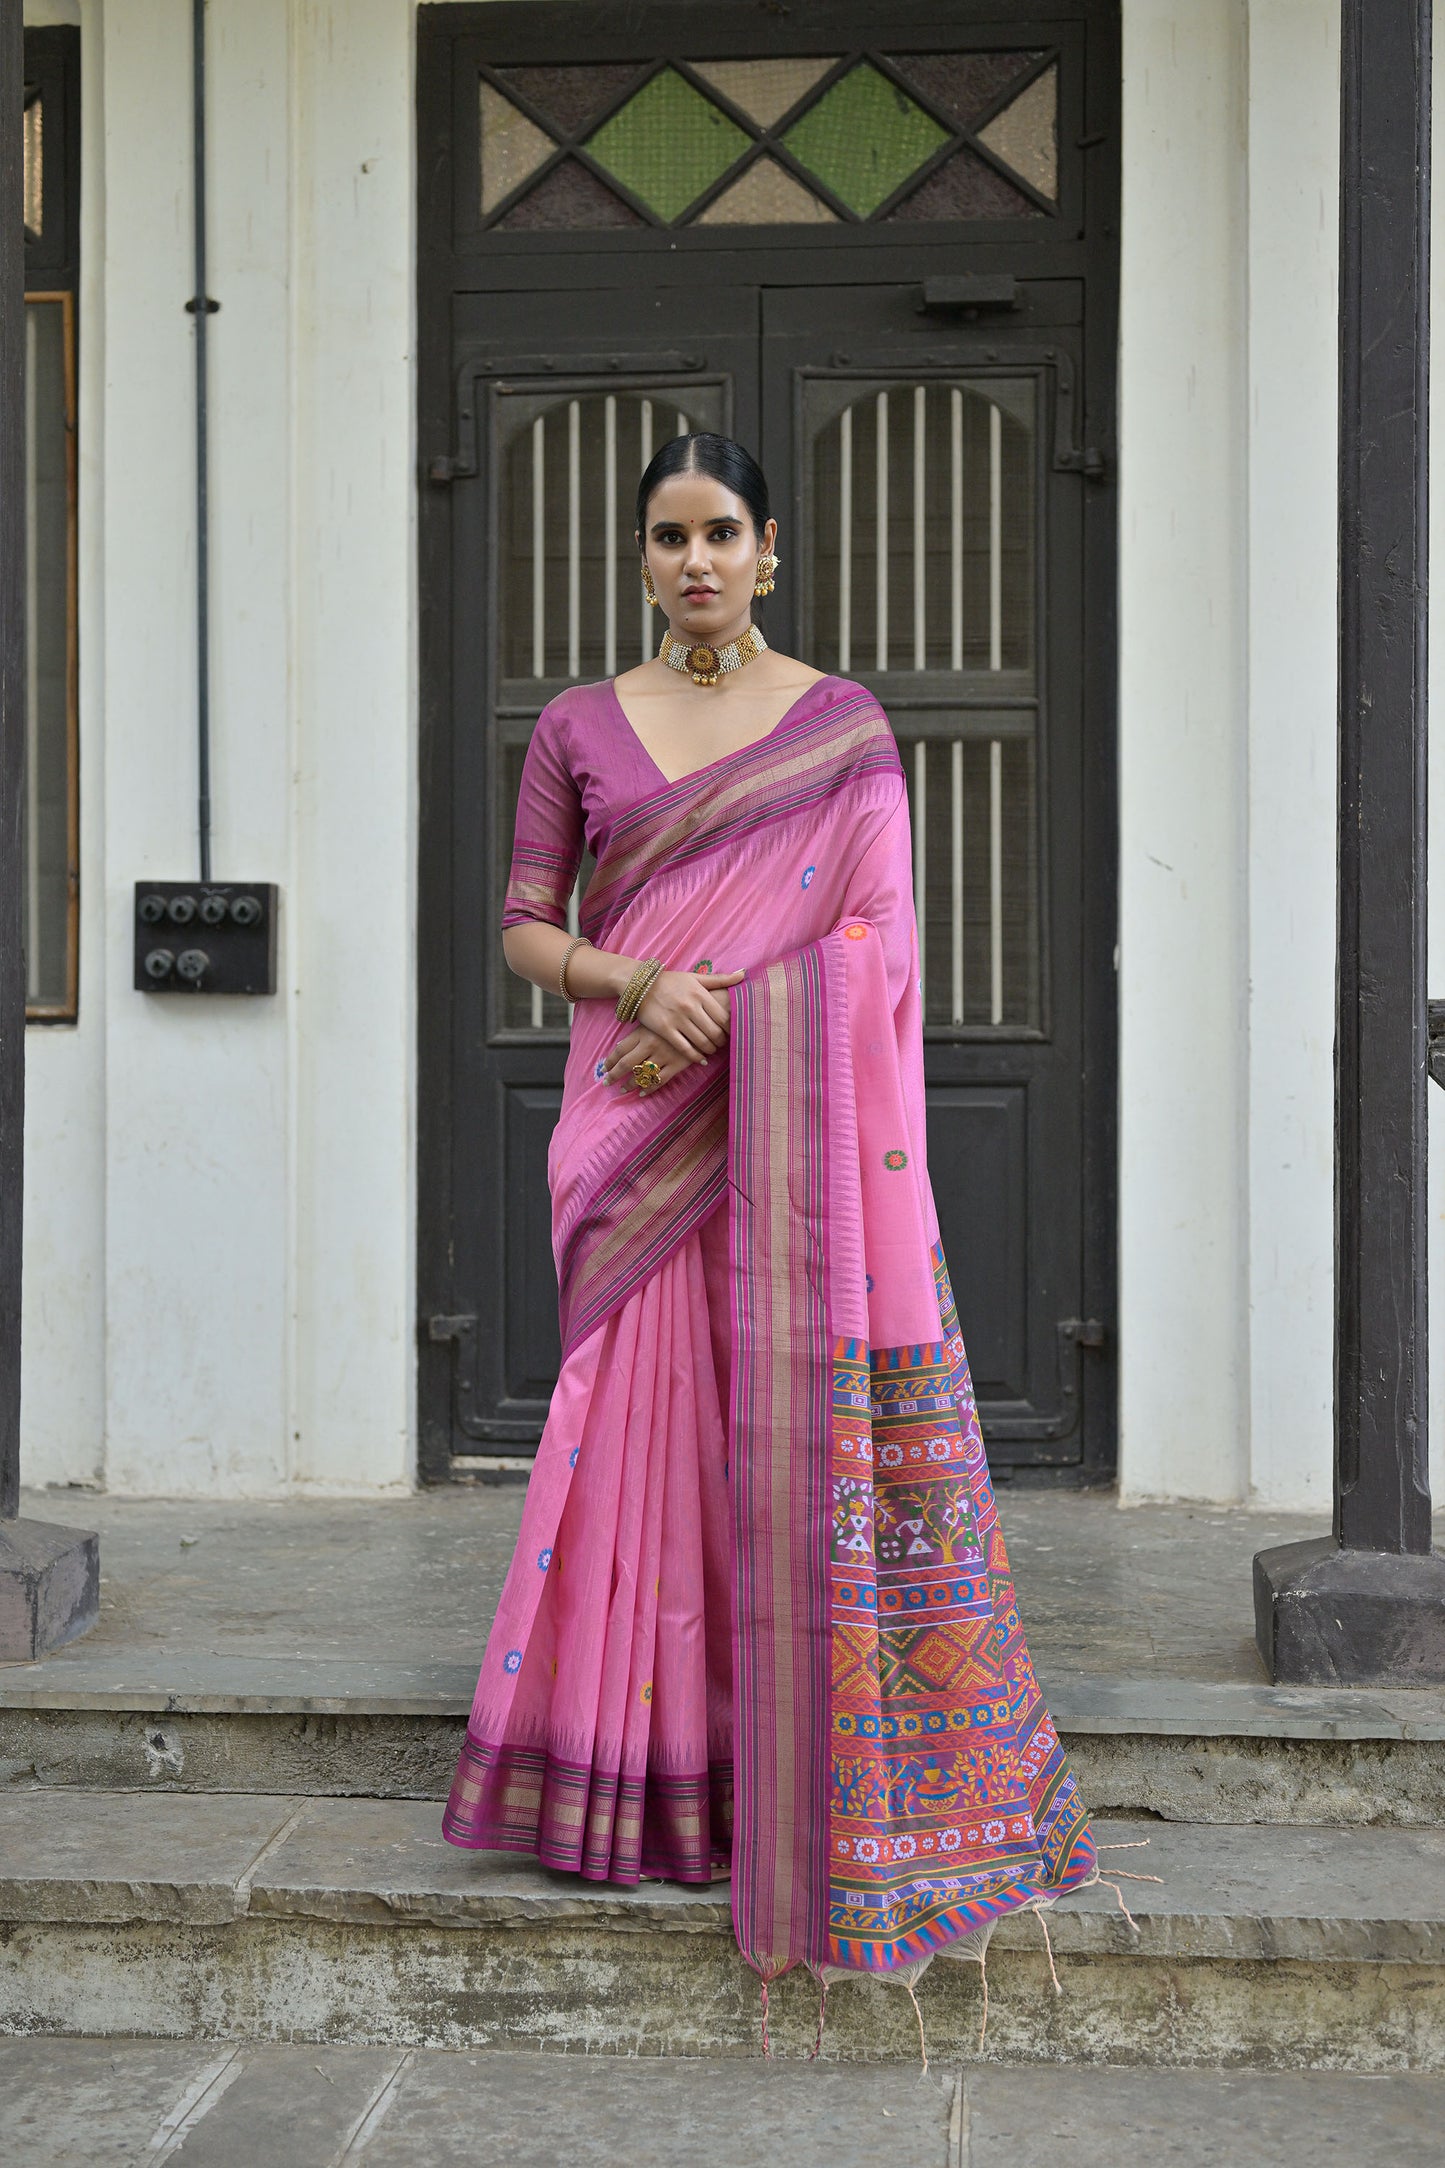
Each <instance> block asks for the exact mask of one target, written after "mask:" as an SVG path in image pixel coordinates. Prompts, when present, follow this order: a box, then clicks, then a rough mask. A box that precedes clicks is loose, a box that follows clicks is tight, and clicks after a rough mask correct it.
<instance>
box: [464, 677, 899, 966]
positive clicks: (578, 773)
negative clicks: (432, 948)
mask: <svg viewBox="0 0 1445 2168" xmlns="http://www.w3.org/2000/svg"><path fill="white" fill-rule="evenodd" d="M857 691H858V687H857V686H856V685H854V684H852V683H851V681H850V680H848V679H846V678H838V677H823V678H820V679H818V680H817V682H816V683H815V684H813V685H810V686H809V687H808V689H807V691H806V692H805V693H803V694H801V695H800V696H799V698H798V699H797V700H795V701H794V703H793V705H792V707H791V708H789V709H788V711H787V713H786V714H785V715H784V716H782V717H781V719H780V720H779V721H778V722H777V723H776V724H775V725H774V726H773V730H771V731H766V732H764V736H765V737H772V736H773V735H774V734H775V732H777V731H780V730H782V729H784V728H785V726H786V725H787V724H788V723H790V722H791V721H793V720H794V719H795V718H798V717H800V716H801V715H802V714H803V713H804V712H805V711H806V712H807V713H809V714H811V713H812V712H813V710H814V709H815V708H816V707H817V706H818V705H819V704H820V703H828V702H830V701H832V700H836V699H840V698H846V697H848V696H849V695H851V694H854V693H856V692H857ZM742 750H746V748H743V749H742ZM736 758H737V754H736V753H724V754H723V755H722V756H721V759H719V760H713V761H707V762H706V763H705V764H704V765H703V766H702V767H700V768H698V769H696V770H694V771H693V774H691V775H687V776H682V777H679V779H678V780H677V781H676V782H675V783H670V782H669V781H668V779H667V777H666V776H665V775H664V774H663V772H662V770H661V769H660V768H659V767H658V765H657V762H656V761H655V760H654V759H653V757H652V755H651V754H650V753H649V752H648V751H647V749H646V747H645V746H644V745H643V743H642V740H641V739H640V738H639V737H638V735H637V732H636V731H635V730H634V729H633V727H632V725H631V723H629V722H628V720H627V717H626V716H625V715H624V713H623V711H622V703H621V702H620V701H619V699H618V697H617V693H616V691H615V689H614V687H613V683H612V680H611V679H610V678H601V679H599V680H598V682H597V683H596V684H595V685H569V686H568V688H567V690H566V691H565V692H561V693H558V695H557V697H556V699H555V700H549V701H548V703H547V705H546V707H545V708H543V710H542V712H541V714H540V715H539V716H538V718H537V724H536V728H535V729H534V730H533V732H532V739H531V743H530V744H529V745H528V747H527V757H526V759H525V761H524V762H523V764H522V781H521V787H520V789H519V791H518V793H517V826H516V835H515V838H514V841H513V846H512V870H511V877H510V879H509V880H508V883H507V895H506V901H505V903H504V904H503V907H502V925H503V927H504V928H505V927H507V926H520V925H524V924H525V923H526V921H527V920H528V919H534V918H535V919H542V920H544V921H545V922H546V923H547V924H549V925H552V926H565V925H566V923H567V902H568V898H569V897H570V896H571V894H572V885H573V883H574V881H575V880H576V878H577V868H578V866H579V865H580V864H581V862H582V852H583V850H584V848H585V849H587V850H589V851H591V853H592V855H593V857H594V858H600V857H601V856H602V854H603V852H604V851H605V850H606V849H607V846H608V843H609V842H610V841H611V838H612V836H613V834H614V832H615V830H616V827H617V823H618V821H619V820H620V819H621V818H622V817H623V815H624V814H627V813H630V812H631V811H632V809H633V807H634V806H636V805H637V804H638V803H639V802H640V801H641V800H642V799H644V798H652V797H656V796H657V795H658V793H659V792H661V791H668V790H681V788H682V786H683V784H684V783H690V782H692V781H693V780H694V778H695V777H701V776H704V775H706V774H708V773H710V772H711V770H712V769H714V768H717V767H720V766H721V765H722V764H723V762H724V761H728V760H733V759H736Z"/></svg>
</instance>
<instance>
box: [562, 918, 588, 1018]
mask: <svg viewBox="0 0 1445 2168" xmlns="http://www.w3.org/2000/svg"><path fill="white" fill-rule="evenodd" d="M591 946H592V943H591V942H590V941H589V940H588V938H587V936H586V934H585V933H579V934H578V935H577V937H576V939H575V940H573V941H569V942H568V944H567V947H566V949H565V950H564V951H563V955H562V961H561V963H560V964H558V966H557V991H558V993H559V994H560V995H561V996H562V999H563V1000H564V1001H575V1000H576V999H577V996H576V995H575V994H569V993H568V991H567V966H568V964H570V963H571V961H572V951H573V950H574V949H579V948H591Z"/></svg>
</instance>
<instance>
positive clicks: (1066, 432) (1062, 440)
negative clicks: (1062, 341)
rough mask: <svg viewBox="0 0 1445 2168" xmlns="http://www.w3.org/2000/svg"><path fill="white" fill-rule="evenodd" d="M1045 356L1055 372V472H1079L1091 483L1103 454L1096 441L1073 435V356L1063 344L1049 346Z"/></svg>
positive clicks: (1096, 477)
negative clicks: (1079, 439)
mask: <svg viewBox="0 0 1445 2168" xmlns="http://www.w3.org/2000/svg"><path fill="white" fill-rule="evenodd" d="M1045 358H1046V360H1048V361H1049V362H1050V363H1051V364H1052V366H1053V371H1054V452H1053V463H1054V471H1055V472H1056V473H1058V474H1082V475H1083V476H1084V478H1085V480H1086V481H1090V482H1097V481H1100V480H1101V479H1102V478H1103V475H1104V473H1105V471H1106V465H1107V463H1106V461H1105V458H1104V455H1103V453H1102V452H1101V451H1100V449H1099V447H1098V445H1097V444H1080V443H1078V442H1077V441H1076V437H1075V422H1076V418H1077V403H1076V387H1075V379H1074V357H1073V355H1072V354H1070V353H1067V352H1065V350H1064V349H1063V348H1062V347H1055V346H1051V347H1050V348H1049V349H1048V351H1047V354H1046V356H1045Z"/></svg>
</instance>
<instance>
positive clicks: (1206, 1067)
mask: <svg viewBox="0 0 1445 2168" xmlns="http://www.w3.org/2000/svg"><path fill="white" fill-rule="evenodd" d="M1245 28H1246V24H1245V12H1244V6H1243V0H1208V4H1207V5H1199V4H1198V0H1124V8H1123V41H1124V83H1123V171H1124V202H1123V217H1122V228H1121V244H1122V260H1121V282H1122V283H1121V319H1120V348H1121V382H1120V425H1121V437H1120V489H1121V520H1120V528H1121V531H1120V685H1119V692H1120V713H1119V737H1120V751H1119V759H1120V792H1121V809H1120V823H1121V825H1120V1008H1121V1032H1120V1218H1119V1241H1120V1259H1119V1262H1120V1315H1119V1337H1120V1361H1121V1396H1122V1400H1121V1437H1120V1462H1121V1469H1120V1473H1121V1494H1122V1495H1123V1496H1124V1497H1125V1498H1148V1497H1158V1496H1164V1495H1181V1496H1185V1497H1195V1498H1221V1499H1223V1498H1233V1497H1238V1496H1240V1495H1241V1494H1242V1493H1243V1491H1244V1489H1245V1486H1246V1482H1247V1477H1248V1462H1247V1424H1248V1384H1249V1370H1248V1335H1247V1318H1246V1305H1245V1274H1246V1265H1247V1255H1248V1250H1247V1239H1248V1238H1247V1220H1246V1211H1245V1181H1246V1169H1247V1153H1248V1139H1247V1136H1246V1119H1247V1104H1248V1101H1247V1068H1246V1041H1245V1028H1246V991H1245V974H1246V969H1247V962H1248V954H1247V940H1246V921H1245V909H1244V866H1245V821H1246V796H1245V793H1246V781H1247V771H1246V746H1245V697H1246V665H1247V650H1246V612H1245V602H1246V598H1245V576H1246V575H1245V565H1246V558H1245V541H1246V519H1245V511H1246V498H1245V440H1246V426H1247V409H1246V399H1245V390H1246V383H1245V366H1244V363H1245V345H1244V334H1245V266H1246V254H1245V219H1246V196H1245V135H1244V117H1245V53H1246V40H1245Z"/></svg>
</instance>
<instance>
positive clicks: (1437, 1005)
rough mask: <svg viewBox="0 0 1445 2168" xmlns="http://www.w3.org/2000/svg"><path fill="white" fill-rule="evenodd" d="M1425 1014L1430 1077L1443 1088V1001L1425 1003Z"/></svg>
mask: <svg viewBox="0 0 1445 2168" xmlns="http://www.w3.org/2000/svg"><path fill="white" fill-rule="evenodd" d="M1425 1013H1426V1015H1427V1017H1428V1018H1429V1032H1430V1075H1431V1077H1432V1078H1433V1079H1434V1081H1435V1082H1436V1083H1437V1084H1439V1085H1441V1086H1442V1087H1445V1001H1430V1002H1427V1003H1426V1004H1425Z"/></svg>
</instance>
